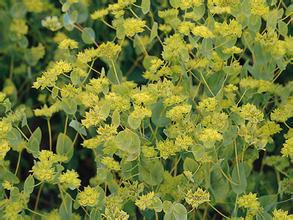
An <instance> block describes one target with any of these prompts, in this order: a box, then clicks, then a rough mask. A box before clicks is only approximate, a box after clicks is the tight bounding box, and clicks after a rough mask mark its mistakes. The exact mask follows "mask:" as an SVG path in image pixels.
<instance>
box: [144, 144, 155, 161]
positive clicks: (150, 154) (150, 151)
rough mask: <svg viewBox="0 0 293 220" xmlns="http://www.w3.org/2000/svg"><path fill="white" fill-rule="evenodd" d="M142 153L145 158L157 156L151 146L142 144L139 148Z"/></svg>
mask: <svg viewBox="0 0 293 220" xmlns="http://www.w3.org/2000/svg"><path fill="white" fill-rule="evenodd" d="M141 151H142V153H143V155H144V156H145V157H147V158H153V157H156V156H157V151H156V150H155V148H154V147H152V146H150V147H149V146H146V145H144V146H142V149H141Z"/></svg>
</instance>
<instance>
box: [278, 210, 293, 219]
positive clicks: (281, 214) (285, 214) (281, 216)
mask: <svg viewBox="0 0 293 220" xmlns="http://www.w3.org/2000/svg"><path fill="white" fill-rule="evenodd" d="M273 216H274V217H273V220H292V219H293V215H292V214H291V215H289V214H288V211H284V210H282V209H275V210H274V211H273Z"/></svg>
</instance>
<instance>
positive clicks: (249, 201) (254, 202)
mask: <svg viewBox="0 0 293 220" xmlns="http://www.w3.org/2000/svg"><path fill="white" fill-rule="evenodd" d="M237 204H238V206H239V207H242V208H245V209H247V210H248V213H247V215H248V216H250V217H253V216H255V215H256V214H257V213H258V212H259V211H261V209H262V208H261V206H260V202H259V201H258V198H257V196H256V194H255V193H251V192H250V193H249V194H246V195H243V196H240V197H239V198H238V199H237Z"/></svg>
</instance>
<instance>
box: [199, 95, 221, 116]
mask: <svg viewBox="0 0 293 220" xmlns="http://www.w3.org/2000/svg"><path fill="white" fill-rule="evenodd" d="M217 105H218V102H217V100H216V99H215V98H205V99H203V100H202V101H200V103H199V104H198V107H197V108H198V110H199V111H201V112H202V113H206V112H213V111H215V110H216V108H217Z"/></svg>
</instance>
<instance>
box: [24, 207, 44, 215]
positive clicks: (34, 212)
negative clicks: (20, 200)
mask: <svg viewBox="0 0 293 220" xmlns="http://www.w3.org/2000/svg"><path fill="white" fill-rule="evenodd" d="M26 210H28V211H29V212H31V213H33V214H35V215H39V216H41V217H46V216H45V215H43V214H41V213H39V212H36V211H34V210H31V209H30V208H26Z"/></svg>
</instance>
